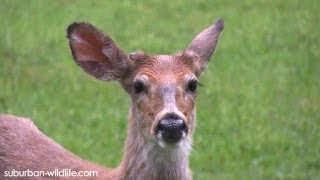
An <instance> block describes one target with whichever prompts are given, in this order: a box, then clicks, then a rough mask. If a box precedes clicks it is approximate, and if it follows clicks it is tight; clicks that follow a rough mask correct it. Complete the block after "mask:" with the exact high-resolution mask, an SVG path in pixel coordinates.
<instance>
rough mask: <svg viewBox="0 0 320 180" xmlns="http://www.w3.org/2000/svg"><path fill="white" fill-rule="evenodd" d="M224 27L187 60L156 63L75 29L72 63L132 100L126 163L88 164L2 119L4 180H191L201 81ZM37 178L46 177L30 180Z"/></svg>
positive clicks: (191, 49) (205, 35)
mask: <svg viewBox="0 0 320 180" xmlns="http://www.w3.org/2000/svg"><path fill="white" fill-rule="evenodd" d="M223 26H224V25H223V21H222V20H219V21H217V22H216V23H215V24H213V25H211V26H210V27H208V28H207V29H205V30H203V31H202V32H201V33H199V34H198V35H197V36H196V37H195V38H194V39H193V40H192V42H191V43H190V44H189V46H188V47H187V48H186V49H185V50H183V51H182V52H179V53H176V54H173V55H155V56H150V55H148V54H146V53H144V52H136V53H131V54H128V55H127V54H125V53H124V51H122V50H121V49H120V48H119V47H118V46H117V45H116V44H115V43H114V41H113V40H112V39H111V38H110V37H109V36H107V35H105V34H103V33H102V32H101V31H99V30H98V29H96V28H95V27H94V26H92V25H90V24H88V23H73V24H71V25H70V26H69V27H68V30H67V37H68V39H69V44H70V48H71V52H72V55H73V58H74V61H75V62H76V63H77V64H78V65H79V66H80V67H81V68H82V69H83V70H84V71H85V72H86V73H88V74H90V75H92V76H93V77H95V78H97V79H100V80H104V81H112V80H116V81H118V82H119V83H120V84H121V85H122V87H123V88H124V89H125V90H126V91H127V92H128V94H129V95H130V97H131V100H132V103H131V108H130V113H129V114H130V115H129V120H128V136H127V139H126V143H125V150H124V156H123V160H122V162H121V164H120V166H119V167H118V168H115V169H108V168H104V167H102V166H99V165H96V164H94V163H90V162H88V161H85V160H82V159H81V158H79V157H77V156H76V155H74V154H72V153H71V152H69V151H67V150H66V149H64V148H63V147H62V146H60V145H59V144H57V143H56V142H54V141H53V140H52V139H50V138H48V137H47V136H46V135H44V134H43V133H42V132H40V131H39V130H38V129H37V127H36V126H35V125H34V124H33V123H32V121H31V120H29V119H26V118H21V117H15V116H11V115H1V116H0V173H1V176H2V178H4V177H5V174H4V172H6V171H11V170H13V169H15V170H26V169H29V170H36V171H40V170H43V171H49V170H54V169H71V170H74V171H88V170H95V171H98V172H99V175H98V177H91V178H92V179H112V180H117V179H119V180H134V179H137V180H187V179H191V172H190V169H189V159H188V156H189V152H190V150H191V143H192V134H193V132H194V128H195V97H196V89H197V85H198V80H197V79H198V77H199V76H200V75H201V73H202V72H203V70H204V69H205V68H206V66H207V64H208V62H209V60H210V58H211V56H212V54H213V52H214V50H215V47H216V44H217V42H218V39H219V36H220V33H221V31H222V30H223ZM2 178H0V179H2ZM35 178H39V179H42V178H43V177H32V178H31V179H35ZM55 178H59V177H55ZM61 178H63V177H61Z"/></svg>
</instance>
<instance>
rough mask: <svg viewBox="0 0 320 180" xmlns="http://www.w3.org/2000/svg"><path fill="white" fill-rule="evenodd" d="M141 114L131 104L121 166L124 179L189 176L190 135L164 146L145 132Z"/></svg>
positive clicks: (175, 179) (177, 178) (186, 177)
mask: <svg viewBox="0 0 320 180" xmlns="http://www.w3.org/2000/svg"><path fill="white" fill-rule="evenodd" d="M141 121H143V119H142V116H141V115H140V114H139V112H137V109H135V108H134V107H132V108H131V114H130V116H129V127H128V137H127V140H126V145H125V154H124V159H123V161H122V164H121V166H120V169H121V170H120V171H121V174H122V175H121V177H123V179H142V180H143V179H150V180H157V179H161V180H169V179H170V180H180V179H181V180H182V179H184V180H188V179H191V173H190V169H189V158H188V156H189V152H190V150H191V139H188V140H186V141H183V142H181V145H180V146H179V147H174V148H163V147H161V146H160V145H159V144H158V143H157V141H156V140H155V139H152V138H147V137H146V136H145V135H144V132H143V130H142V127H141V126H140V124H139V122H141Z"/></svg>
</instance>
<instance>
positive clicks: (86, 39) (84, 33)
mask: <svg viewBox="0 0 320 180" xmlns="http://www.w3.org/2000/svg"><path fill="white" fill-rule="evenodd" d="M67 37H68V39H69V45H70V48H71V52H72V55H73V59H74V61H75V62H76V63H77V64H78V65H79V66H80V67H81V68H82V69H83V70H84V71H85V72H86V73H87V74H89V75H91V76H93V77H95V78H97V79H100V80H104V81H112V80H121V79H123V78H125V76H126V74H127V73H128V70H129V68H130V63H129V61H128V58H127V55H126V54H125V53H124V52H123V51H122V49H121V48H120V47H118V46H117V45H116V44H115V42H113V40H112V39H111V37H109V36H107V35H105V34H103V33H102V32H101V31H99V30H98V29H97V28H95V27H94V26H92V25H91V24H89V23H73V24H71V25H70V26H69V27H68V29H67Z"/></svg>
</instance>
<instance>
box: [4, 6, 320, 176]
mask: <svg viewBox="0 0 320 180" xmlns="http://www.w3.org/2000/svg"><path fill="white" fill-rule="evenodd" d="M0 2H1V6H0V22H1V28H0V113H10V114H16V115H20V116H27V117H31V118H32V119H33V120H34V121H35V123H36V124H37V125H38V126H39V128H40V129H41V130H42V131H44V132H45V133H46V134H47V135H49V136H50V137H52V138H53V139H55V140H56V141H58V142H59V143H61V144H63V145H64V146H65V147H66V148H68V149H70V150H71V151H72V152H74V153H76V154H77V155H79V156H81V157H83V158H86V159H89V160H92V161H95V162H97V163H100V164H104V165H108V166H112V167H115V166H117V165H118V164H119V162H120V160H121V155H122V148H123V141H124V139H125V137H126V127H127V123H126V118H127V112H128V107H129V104H130V101H129V98H128V96H127V95H126V93H125V92H124V91H123V90H121V87H120V86H119V85H118V84H117V83H109V84H106V83H105V82H102V81H97V80H93V78H91V77H89V76H87V75H85V74H84V73H83V72H82V71H81V70H80V68H79V67H77V66H76V65H75V64H74V62H73V61H72V57H71V55H70V51H69V47H68V45H67V39H66V38H65V36H66V33H65V29H66V27H67V26H68V25H69V24H70V23H72V22H74V21H88V22H91V23H93V24H95V25H96V26H97V27H99V28H100V29H102V30H104V31H105V32H107V33H108V34H109V35H111V36H112V37H113V39H114V40H115V41H116V42H117V43H118V44H119V45H120V46H121V47H122V48H123V49H125V50H126V51H127V52H131V51H136V50H140V49H143V50H145V51H147V52H149V53H150V54H159V53H172V52H176V51H179V50H181V49H183V48H185V47H186V46H187V44H188V43H189V42H190V40H191V39H192V37H193V36H194V35H195V34H196V33H198V32H199V31H201V30H202V29H203V28H205V27H207V26H208V25H210V24H211V23H213V22H214V21H215V20H217V19H218V18H223V19H224V21H225V30H224V32H223V34H222V37H221V40H220V43H219V45H218V48H217V51H216V54H215V56H214V59H213V60H212V61H211V63H210V66H209V68H208V69H207V71H206V72H205V74H204V76H203V77H202V78H201V81H202V83H203V84H204V86H203V87H202V88H201V89H200V90H199V96H198V99H197V109H198V110H197V112H198V123H197V124H198V127H197V130H196V133H195V137H194V151H193V152H192V155H191V157H190V158H191V168H192V170H193V174H194V179H200V180H201V179H204V180H207V179H208V180H210V179H320V38H319V37H320V25H319V22H320V13H319V7H320V3H319V1H316V0H305V1H298V0H292V1H291V0H283V1H273V0H268V1H267V0H265V1H253V0H245V1H230V0H215V1H204V0H200V1H197V2H196V3H195V2H194V3H191V1H183V0H177V1H173V0H170V1H169V0H168V1H147V0H145V1H138V2H133V1H129V0H124V1H116V0H114V1H86V0H83V1H64V0H56V1H43V0H38V1H35V0H30V1H18V0H1V1H0Z"/></svg>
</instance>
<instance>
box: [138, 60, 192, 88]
mask: <svg viewBox="0 0 320 180" xmlns="http://www.w3.org/2000/svg"><path fill="white" fill-rule="evenodd" d="M137 68H138V71H137V72H138V73H137V74H136V75H135V78H134V79H135V80H137V79H139V80H142V81H145V82H146V81H148V83H151V84H152V83H153V84H163V85H167V84H180V83H183V82H185V81H186V80H188V79H192V78H196V76H195V75H194V73H192V69H191V68H190V65H189V64H188V63H186V62H185V61H184V60H183V59H182V58H181V56H175V55H156V56H151V57H150V58H148V59H146V60H144V61H141V62H139V66H138V67H137Z"/></svg>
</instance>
